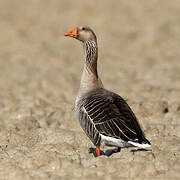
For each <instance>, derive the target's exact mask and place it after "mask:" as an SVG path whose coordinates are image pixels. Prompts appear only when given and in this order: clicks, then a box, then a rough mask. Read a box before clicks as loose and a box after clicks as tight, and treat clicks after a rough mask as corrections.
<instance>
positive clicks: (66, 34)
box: [64, 28, 77, 37]
mask: <svg viewBox="0 0 180 180" xmlns="http://www.w3.org/2000/svg"><path fill="white" fill-rule="evenodd" d="M64 35H65V36H69V37H77V28H74V29H73V30H72V31H69V32H67V33H65V34H64Z"/></svg>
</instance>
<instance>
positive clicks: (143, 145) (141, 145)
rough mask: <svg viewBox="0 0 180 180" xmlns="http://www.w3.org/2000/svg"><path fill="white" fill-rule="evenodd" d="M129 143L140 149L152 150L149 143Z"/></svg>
mask: <svg viewBox="0 0 180 180" xmlns="http://www.w3.org/2000/svg"><path fill="white" fill-rule="evenodd" d="M128 143H129V144H132V145H133V146H136V147H140V148H150V147H151V145H150V144H148V143H146V144H145V143H144V144H140V143H137V142H132V141H128Z"/></svg>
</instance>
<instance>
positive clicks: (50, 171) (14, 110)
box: [0, 0, 180, 180]
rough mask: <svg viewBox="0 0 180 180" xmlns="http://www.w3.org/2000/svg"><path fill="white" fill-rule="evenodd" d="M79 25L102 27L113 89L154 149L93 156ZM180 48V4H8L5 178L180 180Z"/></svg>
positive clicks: (165, 0) (1, 11)
mask: <svg viewBox="0 0 180 180" xmlns="http://www.w3.org/2000/svg"><path fill="white" fill-rule="evenodd" d="M77 25H89V26H90V27H92V28H93V29H94V30H95V32H96V34H97V36H98V42H99V64H98V65H99V74H100V75H101V78H102V80H103V83H104V85H105V87H106V88H107V89H109V90H112V91H114V92H117V93H118V94H120V95H121V96H122V97H124V98H125V99H126V100H127V101H128V103H129V104H130V106H131V107H132V109H133V110H134V112H135V114H136V115H137V117H138V119H139V121H140V123H141V125H142V127H143V129H144V131H145V133H146V136H147V138H148V139H149V140H150V141H151V143H152V151H138V152H135V153H132V152H131V150H132V149H134V148H130V149H122V151H121V152H120V153H116V154H113V155H112V156H111V157H105V156H101V157H99V158H94V157H93V156H92V154H89V153H88V148H89V147H90V145H91V143H90V141H89V140H88V138H87V137H86V136H85V134H84V133H83V132H82V130H81V128H80V126H79V123H78V120H77V119H76V117H75V112H74V100H75V97H76V94H77V91H78V87H79V81H80V76H81V69H82V63H83V54H82V45H81V43H79V42H77V41H75V40H73V39H71V38H67V37H64V36H63V34H64V33H65V32H67V31H69V30H71V29H73V28H74V27H76V26H77ZM179 49H180V3H179V1H178V0H174V1H170V0H159V1H157V0H151V1H142V0H133V1H123V0H119V1H113V0H112V1H109V0H103V1H97V2H95V1H84V0H76V1H70V0H51V1H49V0H23V1H19V0H13V1H12V0H1V3H0V179H2V180H14V179H16V180H26V179H27V180H46V179H52V180H58V179H64V180H71V179H78V180H81V179H82V180H84V179H85V180H86V179H87V180H88V179H96V180H100V179H102V180H109V179H122V180H124V179H125V180H126V179H128V180H129V179H134V180H142V179H143V180H146V179H147V180H154V179H157V180H166V179H168V180H169V179H175V180H178V179H180V123H179V122H180V63H179V61H180V50H179ZM105 149H106V148H105Z"/></svg>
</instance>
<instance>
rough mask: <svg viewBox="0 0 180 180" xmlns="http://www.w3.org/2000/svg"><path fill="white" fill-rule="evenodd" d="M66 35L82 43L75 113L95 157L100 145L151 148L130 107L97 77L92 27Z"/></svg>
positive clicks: (94, 37) (96, 52) (95, 48)
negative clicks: (80, 70) (93, 147)
mask: <svg viewBox="0 0 180 180" xmlns="http://www.w3.org/2000/svg"><path fill="white" fill-rule="evenodd" d="M65 35H66V36H70V37H74V38H76V39H78V40H80V41H82V42H83V48H84V54H85V62H84V69H83V73H82V77H81V83H80V89H79V93H78V96H77V98H76V102H75V109H76V114H77V117H78V119H79V122H80V125H81V127H82V129H83V130H84V132H85V133H86V135H87V136H88V137H89V139H90V140H91V141H92V143H93V144H94V145H95V146H96V155H97V156H99V155H100V148H99V147H100V145H101V144H103V145H107V146H114V147H118V148H123V147H131V146H137V147H140V148H148V147H150V146H151V144H150V142H149V141H148V140H147V139H146V138H145V135H144V133H143V131H142V129H141V127H140V125H139V122H138V120H137V118H136V116H135V115H134V113H133V111H132V110H131V108H130V107H129V105H128V104H127V103H126V101H125V100H124V99H123V98H122V97H121V96H119V95H118V94H116V93H113V92H110V91H108V90H106V89H105V88H104V86H103V84H102V82H101V80H100V78H99V76H98V72H97V59H98V48H97V39H96V36H95V34H94V32H93V31H92V30H91V29H90V28H89V27H79V28H75V29H74V30H72V31H70V32H68V33H66V34H65Z"/></svg>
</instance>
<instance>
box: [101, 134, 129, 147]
mask: <svg viewBox="0 0 180 180" xmlns="http://www.w3.org/2000/svg"><path fill="white" fill-rule="evenodd" d="M100 135H101V144H104V145H106V146H115V147H121V148H123V147H131V146H132V145H131V144H130V143H128V142H126V141H123V140H122V139H117V138H113V137H109V136H105V135H103V134H100Z"/></svg>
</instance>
